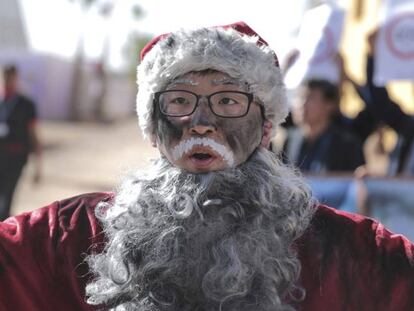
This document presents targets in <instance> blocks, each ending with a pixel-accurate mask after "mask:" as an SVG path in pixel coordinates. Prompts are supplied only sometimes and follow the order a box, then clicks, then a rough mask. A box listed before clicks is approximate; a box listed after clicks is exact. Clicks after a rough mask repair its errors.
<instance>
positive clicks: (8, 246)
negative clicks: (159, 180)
mask: <svg viewBox="0 0 414 311" xmlns="http://www.w3.org/2000/svg"><path fill="white" fill-rule="evenodd" d="M112 198H113V195H112V194H111V193H91V194H85V195H80V196H76V197H73V198H70V199H66V200H63V201H59V202H55V203H53V204H51V205H49V206H46V207H43V208H40V209H37V210H34V211H32V212H27V213H23V214H21V215H18V216H16V217H10V218H8V219H7V220H6V221H4V222H3V223H0V248H1V251H0V310H24V311H35V310H36V311H40V310H42V311H48V310H51V311H52V310H60V311H66V310H67V311H69V310H81V311H83V310H85V311H86V310H88V311H89V310H94V309H93V308H91V307H90V306H88V305H86V303H85V302H84V285H85V283H86V282H87V279H88V275H87V266H86V264H85V263H83V261H84V258H85V256H86V255H87V254H89V253H90V252H91V251H93V250H97V251H98V249H97V248H99V246H100V245H103V243H104V237H103V234H101V229H100V226H99V223H98V221H97V219H96V217H95V215H94V209H95V207H96V205H97V204H98V203H99V202H102V201H109V200H112ZM92 245H93V248H92V247H91V246H92Z"/></svg>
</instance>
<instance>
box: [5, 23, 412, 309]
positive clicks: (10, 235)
mask: <svg viewBox="0 0 414 311" xmlns="http://www.w3.org/2000/svg"><path fill="white" fill-rule="evenodd" d="M141 59H142V62H141V64H140V65H139V68H138V84H139V91H138V96H137V111H138V115H139V122H140V126H141V129H142V131H143V133H144V135H145V136H146V137H147V138H148V139H149V140H150V141H151V142H152V144H153V145H154V146H156V147H157V148H158V149H159V151H160V158H159V159H158V161H157V162H156V163H155V164H154V165H153V167H151V168H150V169H149V170H148V171H146V172H145V173H134V174H132V175H131V176H130V177H128V178H126V180H125V181H124V182H123V183H122V185H121V186H120V187H119V189H118V190H117V192H116V193H115V194H111V193H95V194H86V195H80V196H78V197H75V198H71V199H67V200H63V201H59V202H56V203H53V204H51V205H49V206H47V207H44V208H42V209H39V210H36V211H33V212H31V213H25V214H22V215H19V216H16V217H14V218H9V219H8V220H7V221H5V222H4V223H3V224H2V225H1V229H0V230H1V231H0V238H1V239H0V243H1V244H0V246H1V253H0V263H1V273H0V295H1V299H0V309H1V310H24V311H35V310H36V311H38V310H39V311H40V310H42V311H48V310H60V311H62V310H63V311H66V310H85V311H86V310H117V311H120V310H145V311H150V310H151V311H152V310H153V311H155V310H157V311H158V310H166V311H167V310H168V311H170V310H171V311H172V310H174V311H178V310H180V311H195V310H197V311H202V310H203V311H204V310H205V311H212V310H237V311H244V310H251V311H253V310H254V311H264V310H268V311H270V310H275V311H276V310H315V311H316V310H349V311H351V310H352V311H355V310H384V311H385V310H387V311H390V310H395V311H397V310H398V311H401V310H407V311H408V310H414V256H413V252H414V247H413V245H412V244H411V243H410V242H409V241H408V240H407V239H405V238H404V237H402V236H399V235H395V234H392V233H390V232H389V231H387V230H386V229H385V228H384V227H383V226H382V225H381V224H379V223H377V222H375V221H374V220H372V219H368V218H364V217H362V216H357V215H351V214H346V213H343V212H339V211H336V210H333V209H331V208H328V207H325V206H320V205H318V203H317V202H316V201H315V200H314V199H313V198H312V194H311V192H310V189H309V187H308V186H307V184H306V183H305V182H304V181H303V179H302V178H301V177H300V176H299V175H298V174H297V173H296V172H295V171H294V170H293V169H292V168H290V167H286V166H285V165H283V164H281V162H280V161H279V159H278V158H277V156H276V155H275V154H273V153H271V152H270V151H269V150H268V149H267V148H268V146H269V141H270V139H271V138H272V136H273V134H274V132H275V130H276V128H277V125H278V124H280V122H282V121H283V120H284V118H285V116H286V114H287V105H286V100H285V91H284V87H283V82H282V76H281V73H280V68H279V65H278V62H277V58H276V55H275V54H274V52H273V51H272V50H271V49H270V48H269V47H268V45H267V44H266V42H265V41H264V40H263V39H262V38H260V37H259V36H258V35H257V34H256V33H255V32H254V31H253V30H252V29H251V28H249V27H248V26H247V25H246V24H244V23H236V24H232V25H228V26H223V27H214V28H202V29H196V30H182V31H177V32H175V33H171V34H167V35H162V36H160V37H157V38H155V39H154V40H153V41H151V42H150V43H149V44H148V45H147V46H146V48H145V49H144V50H143V51H142V54H141Z"/></svg>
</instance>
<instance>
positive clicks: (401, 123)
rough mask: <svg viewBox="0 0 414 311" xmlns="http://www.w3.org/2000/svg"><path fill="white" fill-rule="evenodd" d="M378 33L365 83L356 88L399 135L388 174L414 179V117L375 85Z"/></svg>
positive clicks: (371, 36)
mask: <svg viewBox="0 0 414 311" xmlns="http://www.w3.org/2000/svg"><path fill="white" fill-rule="evenodd" d="M377 34H378V31H377V30H376V31H373V32H372V33H371V34H369V35H368V38H367V43H368V54H367V60H366V84H365V85H363V86H359V85H357V84H356V83H354V86H355V88H356V90H357V93H358V94H359V95H360V97H361V99H362V100H363V101H364V102H365V105H366V106H367V107H370V110H371V111H372V112H373V115H374V117H375V118H376V119H377V120H378V121H380V122H383V123H385V124H386V125H388V126H389V127H390V128H392V129H393V130H394V131H395V132H396V133H397V134H398V139H397V143H396V145H395V148H394V149H393V151H392V152H391V153H390V155H389V165H388V170H387V174H388V175H390V176H395V175H400V174H401V175H406V176H414V117H413V116H411V115H409V114H407V113H405V112H404V111H403V110H402V109H401V106H400V104H398V103H396V102H395V101H393V100H392V99H391V98H390V96H389V94H388V91H387V88H386V86H376V85H375V84H374V82H373V76H374V72H375V41H376V38H377Z"/></svg>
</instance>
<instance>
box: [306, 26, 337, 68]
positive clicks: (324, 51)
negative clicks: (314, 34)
mask: <svg viewBox="0 0 414 311" xmlns="http://www.w3.org/2000/svg"><path fill="white" fill-rule="evenodd" d="M334 41H335V40H334V34H333V32H332V30H331V29H330V28H328V27H325V28H324V30H323V35H322V38H321V40H320V41H319V43H318V45H317V46H316V49H315V54H314V55H313V57H312V60H311V63H312V64H319V63H322V62H324V61H326V60H327V59H329V58H330V57H331V56H332V55H333V54H334V53H335V49H334Z"/></svg>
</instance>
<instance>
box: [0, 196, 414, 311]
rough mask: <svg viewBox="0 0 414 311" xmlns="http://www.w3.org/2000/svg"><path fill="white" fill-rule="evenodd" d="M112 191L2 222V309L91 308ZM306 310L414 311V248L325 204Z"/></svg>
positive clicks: (303, 254)
mask: <svg viewBox="0 0 414 311" xmlns="http://www.w3.org/2000/svg"><path fill="white" fill-rule="evenodd" d="M111 198H112V194H110V193H95V194H86V195H81V196H78V197H75V198H70V199H67V200H64V201H60V202H55V203H53V204H51V205H49V206H46V207H44V208H41V209H38V210H35V211H33V212H29V213H24V214H21V215H19V216H16V217H13V218H9V219H8V220H7V221H5V222H3V223H0V248H1V250H0V310H1V311H3V310H7V311H8V310H10V311H12V310H13V311H69V310H70V311H75V310H76V311H90V310H97V309H98V308H94V307H91V306H89V305H87V304H86V303H85V302H84V301H85V297H84V289H85V283H86V282H87V281H88V280H89V278H90V277H91V276H90V275H88V267H87V265H86V264H85V263H84V262H83V259H84V258H85V256H86V255H87V254H88V253H90V252H91V251H100V250H102V248H103V245H104V242H105V238H104V235H103V233H102V231H101V228H100V226H99V223H98V222H97V220H96V218H95V216H94V207H95V206H96V204H97V203H98V202H99V201H101V200H110V199H111ZM297 250H298V254H299V256H300V260H301V262H302V273H301V285H302V286H303V287H304V288H305V290H306V298H305V300H304V301H302V302H301V303H300V304H298V305H297V306H296V307H297V309H298V310H303V311H316V310H317V311H321V310H322V311H334V310H341V311H348V310H349V311H361V310H362V311H364V310H366V311H369V310H372V311H374V310H375V311H379V310H383V311H405V310H406V311H409V310H414V254H413V253H414V246H413V244H411V243H410V242H409V241H408V240H407V239H405V238H404V237H402V236H400V235H396V234H393V233H391V232H389V231H387V230H386V229H385V228H384V227H383V226H382V225H381V224H379V223H377V222H375V221H374V220H372V219H369V218H365V217H362V216H357V215H352V214H348V213H344V212H341V211H337V210H334V209H331V208H328V207H325V206H319V207H318V209H317V212H316V214H315V216H314V219H313V221H312V225H311V226H310V227H309V229H308V230H307V231H306V233H305V235H304V236H303V237H302V238H300V240H299V241H298V242H297Z"/></svg>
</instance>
